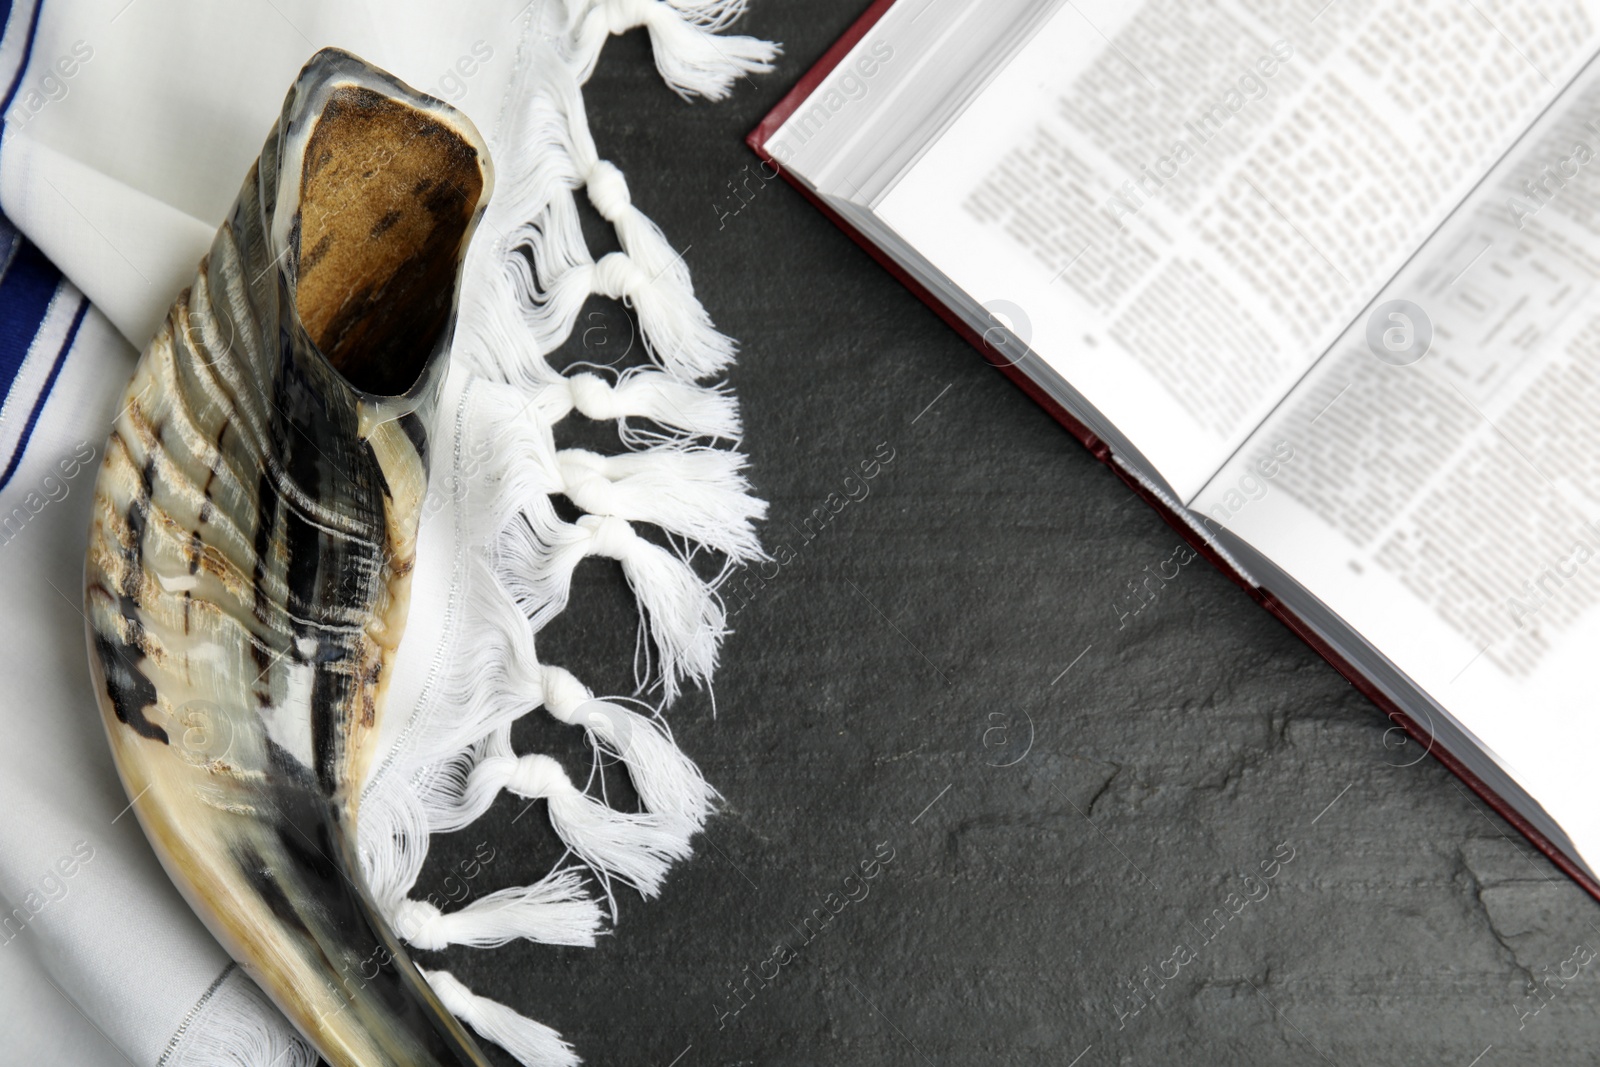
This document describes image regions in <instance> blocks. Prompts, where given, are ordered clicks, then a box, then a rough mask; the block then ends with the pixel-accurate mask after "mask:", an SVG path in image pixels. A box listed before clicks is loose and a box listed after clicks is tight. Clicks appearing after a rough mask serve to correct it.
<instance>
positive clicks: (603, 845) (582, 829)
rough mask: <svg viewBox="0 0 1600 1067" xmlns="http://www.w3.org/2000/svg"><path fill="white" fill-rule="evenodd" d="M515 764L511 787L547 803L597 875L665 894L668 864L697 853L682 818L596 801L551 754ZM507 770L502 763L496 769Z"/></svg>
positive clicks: (569, 844) (646, 893) (644, 891)
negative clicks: (672, 817)
mask: <svg viewBox="0 0 1600 1067" xmlns="http://www.w3.org/2000/svg"><path fill="white" fill-rule="evenodd" d="M491 759H493V760H496V761H498V759H499V758H498V757H491ZM511 762H512V766H511V767H510V768H507V770H509V773H508V774H507V775H506V779H505V789H506V790H507V791H508V792H511V793H515V794H517V795H518V796H520V797H526V798H528V799H529V800H544V801H546V802H547V803H548V805H549V809H550V825H552V826H553V827H555V830H556V833H558V834H560V835H561V840H563V841H565V842H566V844H567V847H568V848H570V849H572V851H573V854H574V855H576V856H577V857H578V858H579V859H581V860H583V861H584V862H585V863H587V864H588V865H589V866H590V867H591V868H593V869H594V871H595V872H596V873H597V874H601V875H615V876H616V877H617V878H619V879H621V880H622V881H624V882H626V883H627V884H629V885H631V886H633V887H634V888H635V889H637V890H639V892H640V893H642V894H644V896H646V897H653V896H655V895H657V894H658V893H660V892H661V882H662V880H663V879H665V878H666V876H667V870H668V868H670V867H671V866H672V864H674V863H675V862H677V861H678V860H681V859H686V858H688V856H689V855H690V854H691V853H692V851H693V850H692V849H690V847H689V837H688V834H687V833H686V832H685V831H684V829H683V827H682V825H681V824H679V823H677V822H676V820H671V819H663V818H661V817H660V816H657V815H651V814H649V813H633V812H624V811H617V810H616V809H615V808H612V807H611V806H609V805H607V804H605V803H603V802H601V801H598V800H595V799H594V798H593V797H591V796H589V795H588V794H586V793H584V792H583V791H582V790H581V789H579V788H578V787H577V786H575V785H573V784H572V780H571V779H570V778H568V777H567V773H566V771H564V770H562V769H561V764H560V763H558V762H557V761H555V760H554V759H551V758H550V757H549V756H541V755H527V756H522V757H521V758H519V759H516V760H513V761H511ZM480 766H481V765H480ZM501 771H502V768H500V767H499V766H496V767H495V769H494V771H493V772H492V773H494V774H499V773H501ZM473 773H474V775H476V773H477V772H476V771H474V772H473Z"/></svg>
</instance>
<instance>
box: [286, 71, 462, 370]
mask: <svg viewBox="0 0 1600 1067" xmlns="http://www.w3.org/2000/svg"><path fill="white" fill-rule="evenodd" d="M300 191H301V198H300V224H299V261H298V270H297V281H296V285H295V300H296V303H297V304H298V305H299V310H300V321H301V322H302V323H303V324H304V325H305V328H306V331H307V333H308V334H309V335H310V337H311V340H312V341H313V342H314V343H315V344H316V345H317V347H318V348H320V349H321V350H322V352H323V354H324V355H325V356H327V357H328V361H329V362H330V363H332V364H333V366H334V368H335V369H336V370H338V372H339V373H340V374H342V375H344V377H345V378H346V379H347V380H348V381H349V382H350V384H351V385H353V386H355V387H356V388H357V389H360V390H363V391H365V392H368V393H376V394H379V395H383V396H397V395H400V394H402V393H405V392H407V391H408V390H409V389H410V388H411V387H412V385H414V384H415V383H416V381H417V379H418V377H419V376H420V375H421V373H422V370H423V367H424V365H425V364H426V363H427V360H428V357H429V355H430V354H431V353H432V352H433V349H434V347H435V345H436V344H437V343H438V339H439V333H440V331H442V330H443V329H444V328H445V325H446V323H447V321H448V319H449V316H450V309H451V304H452V301H453V298H454V294H455V279H456V266H457V262H458V257H459V255H460V252H461V246H462V241H463V238H464V237H465V236H466V233H467V228H468V226H469V225H470V223H471V221H472V215H473V212H474V211H475V210H477V206H478V201H479V199H480V198H481V197H482V195H483V173H482V170H481V168H480V164H479V161H478V153H477V150H476V149H474V148H473V147H472V145H471V144H469V143H468V142H467V141H466V140H465V139H464V138H463V137H462V136H461V135H460V134H459V133H457V132H456V131H455V130H453V129H451V128H450V127H449V126H448V125H446V124H445V123H443V122H441V121H440V120H439V119H437V118H435V117H434V116H433V115H430V114H428V113H427V112H425V111H421V110H419V109H417V108H415V107H412V106H410V105H409V104H405V103H402V102H400V101H397V100H393V99H391V98H389V97H386V96H383V95H381V94H379V93H375V92H373V91H372V90H370V89H363V88H359V87H354V86H352V87H347V88H341V89H338V90H336V91H334V92H333V93H332V94H330V95H329V97H328V101H327V105H326V106H325V107H324V108H323V111H322V114H321V115H320V116H318V118H317V122H316V125H315V127H314V128H313V129H312V132H311V138H310V142H309V143H308V144H307V146H306V152H305V157H304V162H303V164H302V170H301V177H300Z"/></svg>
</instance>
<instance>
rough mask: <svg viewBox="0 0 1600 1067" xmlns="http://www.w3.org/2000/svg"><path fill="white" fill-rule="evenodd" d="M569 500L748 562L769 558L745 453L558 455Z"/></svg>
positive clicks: (761, 508)
mask: <svg viewBox="0 0 1600 1067" xmlns="http://www.w3.org/2000/svg"><path fill="white" fill-rule="evenodd" d="M556 463H557V464H558V468H559V470H560V473H561V481H562V487H563V492H565V494H566V496H567V499H569V500H571V501H572V502H573V503H574V504H576V505H578V507H580V508H582V509H583V510H584V511H587V512H589V513H590V514H592V515H615V516H617V517H618V518H623V519H627V520H628V521H629V522H648V523H652V524H654V525H656V526H659V527H661V528H662V529H663V530H666V531H667V532H668V533H672V534H677V535H678V536H680V537H686V538H688V539H689V540H691V541H695V542H697V543H699V544H702V545H705V546H706V547H708V548H711V549H715V550H716V551H718V552H721V553H723V554H724V555H726V556H728V557H729V558H730V559H732V560H734V561H736V562H740V563H744V562H748V561H750V560H759V559H765V558H767V556H766V553H765V552H764V551H763V550H762V548H761V542H760V541H759V540H758V539H757V537H756V531H755V527H754V526H753V525H752V524H751V520H752V519H759V518H763V517H765V515H766V513H767V505H766V503H765V502H764V501H760V500H757V499H756V498H754V497H752V496H751V495H750V493H749V489H750V483H749V482H748V481H746V480H745V477H744V475H743V474H742V473H741V472H742V471H743V469H744V467H745V465H746V464H747V463H748V460H746V459H745V457H744V456H742V455H740V454H739V453H737V452H730V451H728V450H726V449H720V448H673V447H660V448H652V449H650V450H648V451H643V452H632V453H628V454H625V455H620V456H602V455H599V454H597V453H594V452H587V451H584V450H582V449H567V450H566V451H563V452H558V453H557V454H556Z"/></svg>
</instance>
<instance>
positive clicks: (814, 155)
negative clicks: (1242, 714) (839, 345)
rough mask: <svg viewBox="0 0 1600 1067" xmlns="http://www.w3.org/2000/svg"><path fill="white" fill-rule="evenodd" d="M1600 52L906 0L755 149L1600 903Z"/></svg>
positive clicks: (868, 22)
mask: <svg viewBox="0 0 1600 1067" xmlns="http://www.w3.org/2000/svg"><path fill="white" fill-rule="evenodd" d="M1597 55H1600V0H1549V2H1538V3H1532V2H1517V3H1511V2H1509V0H1506V2H1493V0H1479V2H1477V3H1474V4H1463V3H1460V2H1459V0H1396V2H1391V3H1381V4H1380V3H1374V2H1371V0H1209V2H1194V0H1149V2H1142V3H1140V2H1130V0H982V2H981V3H979V2H976V0H898V2H894V0H882V2H880V3H877V4H875V5H874V6H873V7H872V8H871V10H869V11H868V12H867V13H866V15H865V16H863V18H862V19H861V20H860V21H859V22H858V23H857V24H856V25H855V26H854V27H853V28H852V29H851V30H850V32H849V33H848V34H847V35H846V37H845V38H844V39H843V40H841V41H840V42H839V43H838V44H837V45H836V46H835V47H834V48H833V49H832V50H831V51H830V52H829V53H828V54H827V55H826V56H825V57H824V59H823V61H822V62H821V63H820V64H819V66H818V67H817V68H815V69H814V70H813V71H812V72H811V73H810V74H809V75H807V76H806V78H805V79H804V80H803V81H802V83H801V84H800V85H799V86H798V87H797V88H796V89H795V90H794V92H792V93H791V94H790V95H789V96H788V97H787V98H786V99H785V100H784V101H783V103H782V104H781V105H780V106H779V107H778V108H777V110H776V111H774V112H773V114H772V115H770V116H768V118H767V119H766V121H765V122H764V123H763V124H762V125H761V127H760V128H759V129H757V130H756V131H755V132H754V133H753V134H752V135H751V138H750V140H751V144H752V145H753V146H754V147H755V148H756V150H757V151H758V152H759V153H760V154H761V155H762V156H763V157H764V158H765V159H766V160H768V161H769V163H770V164H771V165H772V166H774V167H776V168H778V169H780V170H781V171H782V173H783V174H784V175H785V176H786V177H787V178H788V179H789V180H790V181H791V182H793V183H794V184H795V185H797V186H798V187H800V188H801V189H802V191H804V192H805V193H806V194H807V195H808V196H810V197H811V198H812V199H813V200H814V201H816V202H817V203H818V204H819V205H820V206H821V207H822V208H823V209H824V210H825V211H826V212H827V213H829V214H830V215H831V216H832V217H833V218H834V219H835V220H836V221H838V222H839V223H840V224H841V225H842V226H844V227H845V228H846V229H847V230H849V231H850V232H851V233H852V234H853V235H854V236H855V237H856V238H857V240H859V241H860V242H861V243H862V244H863V245H864V246H865V247H867V248H868V250H869V251H871V252H872V253H873V254H874V255H875V256H877V257H878V258H879V259H880V260H881V261H883V262H884V263H885V264H886V265H888V266H889V267H890V268H891V269H892V270H894V271H895V272H896V273H897V274H898V275H899V276H900V277H901V278H902V279H903V280H905V281H906V283H907V284H908V285H910V286H911V287H912V288H913V289H914V290H915V291H916V292H917V293H918V294H919V295H921V296H923V298H924V299H926V300H928V302H929V303H930V304H932V305H933V306H935V308H936V309H937V310H939V311H940V312H941V314H943V315H944V316H945V317H946V318H947V319H948V320H949V321H950V322H951V323H952V324H953V325H955V326H956V327H957V328H958V329H960V330H961V331H962V332H963V333H965V334H966V335H967V336H968V337H969V339H971V340H973V341H974V342H975V343H977V344H978V345H979V346H980V347H981V348H982V349H983V351H984V353H985V355H986V356H987V357H988V358H989V360H990V361H991V362H992V363H995V364H996V365H998V366H1000V367H1001V368H1002V369H1003V370H1005V371H1006V373H1007V374H1009V375H1011V376H1012V377H1013V378H1014V379H1016V380H1017V381H1018V382H1019V383H1020V384H1021V385H1023V387H1024V388H1025V389H1027V390H1028V392H1029V393H1030V394H1031V395H1033V396H1034V397H1035V398H1036V399H1038V400H1039V401H1040V402H1041V403H1043V404H1044V405H1045V406H1046V407H1047V408H1049V409H1050V410H1051V411H1052V412H1053V413H1054V414H1055V415H1056V416H1057V417H1058V418H1059V419H1060V420H1061V421H1062V422H1063V423H1064V424H1066V425H1067V426H1068V427H1069V429H1071V430H1072V431H1073V432H1074V433H1076V434H1077V435H1078V436H1079V437H1080V439H1082V440H1083V441H1084V442H1085V444H1087V445H1088V446H1089V447H1090V448H1091V449H1093V450H1094V451H1095V452H1096V453H1097V454H1098V455H1099V456H1100V457H1101V458H1103V459H1105V460H1106V461H1107V462H1109V463H1111V464H1113V465H1114V468H1115V469H1116V470H1118V471H1119V472H1120V473H1121V474H1122V475H1123V477H1124V478H1125V479H1126V480H1128V481H1129V483H1130V484H1131V485H1133V486H1135V488H1136V489H1137V490H1138V491H1139V492H1141V493H1142V494H1143V495H1144V496H1146V498H1147V499H1149V500H1151V501H1152V503H1155V504H1156V505H1157V506H1158V507H1159V508H1160V509H1161V510H1162V511H1163V512H1164V513H1165V514H1166V515H1167V516H1168V517H1169V519H1170V520H1171V521H1173V522H1174V524H1175V525H1178V526H1179V527H1180V528H1181V529H1183V530H1184V531H1185V532H1186V535H1187V536H1189V537H1190V539H1191V541H1192V543H1193V544H1194V545H1195V546H1196V547H1197V548H1198V549H1200V550H1201V551H1203V552H1204V553H1205V554H1206V555H1207V556H1208V557H1210V558H1212V559H1213V560H1214V561H1215V562H1217V563H1219V564H1220V565H1222V566H1223V567H1224V568H1225V569H1226V570H1228V571H1229V572H1230V573H1231V574H1232V575H1233V576H1234V577H1235V578H1236V580H1238V581H1239V583H1240V584H1241V585H1243V586H1244V587H1245V588H1246V589H1248V590H1249V591H1250V592H1251V593H1252V595H1254V596H1255V597H1256V598H1257V599H1258V600H1260V601H1261V602H1262V603H1264V604H1266V605H1267V606H1268V607H1269V608H1270V609H1271V610H1273V611H1274V612H1275V613H1277V614H1278V615H1280V617H1282V618H1283V619H1284V620H1285V621H1286V622H1287V623H1288V624H1289V625H1290V626H1291V627H1292V628H1294V629H1295V630H1296V631H1297V632H1298V633H1300V634H1301V636H1303V637H1304V638H1305V639H1306V640H1307V641H1309V642H1310V643H1311V644H1312V645H1313V646H1314V647H1315V648H1316V649H1317V650H1318V651H1320V652H1321V653H1323V654H1324V655H1326V656H1327V657H1328V658H1329V659H1330V660H1331V661H1332V662H1333V663H1334V664H1335V665H1336V666H1337V667H1338V668H1339V669H1340V670H1341V671H1343V672H1344V673H1345V674H1346V676H1347V677H1349V678H1350V679H1351V680H1352V681H1353V682H1354V683H1355V684H1356V685H1357V686H1358V687H1360V688H1361V689H1362V691H1363V692H1365V693H1367V694H1368V695H1369V696H1371V697H1372V698H1373V699H1374V700H1375V701H1377V702H1378V704H1379V705H1380V707H1382V708H1384V709H1385V710H1386V711H1387V712H1388V713H1389V714H1390V715H1391V716H1392V717H1393V718H1394V719H1395V720H1396V721H1397V722H1399V723H1400V724H1401V725H1403V726H1404V727H1405V729H1406V730H1407V731H1408V732H1409V733H1410V734H1411V736H1412V737H1413V738H1414V742H1413V743H1411V744H1409V745H1406V746H1403V747H1396V748H1395V749H1394V750H1393V751H1392V752H1390V753H1389V754H1387V755H1386V756H1380V757H1378V758H1384V759H1387V760H1388V761H1389V762H1392V763H1404V762H1407V761H1409V760H1411V759H1414V758H1420V755H1421V753H1423V752H1425V751H1426V752H1431V753H1432V754H1433V755H1435V756H1437V757H1439V758H1440V759H1442V760H1443V761H1444V762H1445V763H1446V764H1447V765H1448V766H1449V767H1450V768H1451V769H1452V770H1454V771H1455V772H1456V773H1457V774H1459V775H1460V776H1461V777H1462V778H1463V779H1465V780H1466V781H1467V782H1468V783H1469V784H1470V785H1471V786H1472V787H1473V788H1474V789H1475V790H1477V791H1478V792H1479V793H1480V795H1482V796H1483V797H1484V798H1485V799H1487V800H1488V801H1489V802H1490V803H1491V804H1492V805H1493V806H1494V807H1495V808H1496V809H1497V810H1498V811H1500V812H1501V814H1502V815H1504V816H1506V818H1508V819H1509V820H1510V821H1511V822H1513V823H1514V824H1515V825H1516V826H1517V827H1518V829H1520V830H1521V831H1522V832H1523V833H1524V834H1526V835H1527V836H1528V837H1529V838H1530V840H1532V841H1533V842H1534V844H1536V845H1537V846H1538V847H1539V848H1540V849H1541V850H1543V851H1544V852H1545V853H1546V854H1547V855H1549V856H1550V857H1551V859H1552V860H1554V861H1555V862H1556V863H1557V864H1558V865H1559V866H1560V867H1561V868H1562V869H1563V870H1565V871H1566V872H1567V873H1568V874H1570V875H1572V876H1573V877H1574V878H1576V879H1577V880H1578V881H1579V882H1580V883H1581V884H1582V885H1583V886H1584V887H1585V888H1586V889H1588V890H1589V891H1590V892H1591V893H1593V894H1595V895H1596V896H1597V897H1600V884H1597V883H1596V881H1595V878H1594V875H1593V871H1594V870H1595V868H1596V866H1597V865H1600V804H1596V803H1595V798H1594V785H1593V782H1594V776H1595V772H1594V767H1595V764H1596V759H1597V757H1600V699H1597V695H1596V683H1595V670H1594V663H1595V660H1596V654H1597V653H1600V610H1597V601H1600V289H1597V282H1600V63H1597V62H1596V56H1597ZM1129 610H1130V609H1129V607H1128V606H1127V602H1126V600H1123V601H1119V604H1118V605H1113V606H1112V607H1111V608H1110V609H1108V624H1110V625H1113V626H1114V625H1117V624H1118V622H1119V619H1118V618H1114V617H1113V615H1116V616H1120V615H1122V614H1124V613H1126V612H1127V611H1129ZM1399 736H1400V735H1399V734H1398V731H1397V732H1396V737H1399Z"/></svg>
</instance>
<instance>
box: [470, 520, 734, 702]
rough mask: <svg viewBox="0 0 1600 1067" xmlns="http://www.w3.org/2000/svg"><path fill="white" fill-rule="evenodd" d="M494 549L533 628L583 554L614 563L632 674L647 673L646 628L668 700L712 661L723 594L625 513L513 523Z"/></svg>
mask: <svg viewBox="0 0 1600 1067" xmlns="http://www.w3.org/2000/svg"><path fill="white" fill-rule="evenodd" d="M500 554H501V558H502V560H503V561H504V567H503V571H504V573H505V580H506V585H507V587H508V588H509V589H510V590H511V593H512V595H513V596H514V597H515V598H516V600H517V602H518V604H520V605H521V606H522V608H523V610H524V611H525V612H526V613H527V614H528V615H529V617H530V620H531V621H532V623H533V626H534V628H535V629H536V630H537V629H542V628H543V627H544V626H545V624H546V623H548V622H549V621H550V619H552V618H554V617H555V616H556V615H558V614H560V613H561V611H562V610H563V609H565V607H566V604H567V600H568V598H569V596H570V594H571V591H572V574H573V571H575V570H576V569H577V566H578V564H579V563H580V562H582V561H583V560H584V559H585V558H588V557H590V556H599V557H603V558H607V559H614V560H617V561H618V562H619V563H621V564H622V573H623V575H624V576H625V577H626V578H627V579H628V585H629V586H630V587H631V588H632V589H633V594H634V597H635V599H637V601H638V603H639V608H640V616H641V617H640V633H641V637H640V642H639V649H640V652H641V656H640V659H639V660H638V661H636V663H635V667H634V674H635V676H636V679H637V680H638V681H639V683H640V685H641V688H642V687H644V685H645V684H646V683H647V682H648V681H649V679H650V677H651V671H650V663H649V656H648V649H649V647H650V644H651V642H650V641H646V640H645V637H646V635H648V637H649V638H651V639H653V644H654V647H655V649H656V651H657V652H658V653H659V655H660V659H661V663H660V671H659V676H660V681H661V686H662V689H663V692H664V694H665V697H666V701H667V703H669V704H670V703H671V702H672V701H673V700H674V699H676V698H677V695H678V692H679V688H680V684H681V682H683V681H685V680H689V681H703V680H705V679H707V678H709V677H710V676H711V673H712V671H713V670H715V669H716V665H717V646H718V644H719V643H720V642H721V640H722V638H723V637H724V636H725V635H726V633H727V626H726V621H727V614H726V611H725V609H724V608H723V606H722V602H721V601H720V600H719V599H718V598H717V595H716V593H715V591H714V590H713V589H712V588H711V587H710V586H709V585H708V584H707V583H706V582H704V581H702V580H701V578H700V576H699V575H697V574H695V572H694V571H693V570H692V569H690V567H689V566H688V564H686V563H685V562H684V561H683V560H681V559H679V558H678V557H677V556H675V555H673V554H672V553H671V552H668V551H667V550H666V549H664V548H661V547H660V546H658V545H654V544H651V543H650V542H649V541H646V540H644V539H643V538H641V537H640V536H639V535H638V534H636V533H635V532H634V530H633V527H632V526H630V525H628V523H627V522H626V521H624V520H622V519H619V518H616V517H615V516H603V517H602V516H598V515H584V516H582V517H581V518H579V519H578V521H577V522H576V523H572V524H567V523H558V524H556V525H555V528H554V531H553V532H550V531H545V530H540V529H536V528H535V527H534V526H533V525H528V524H525V525H523V526H521V527H518V526H516V525H513V526H511V527H510V528H508V530H507V533H506V536H505V537H504V538H503V539H502V540H501V543H500Z"/></svg>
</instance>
